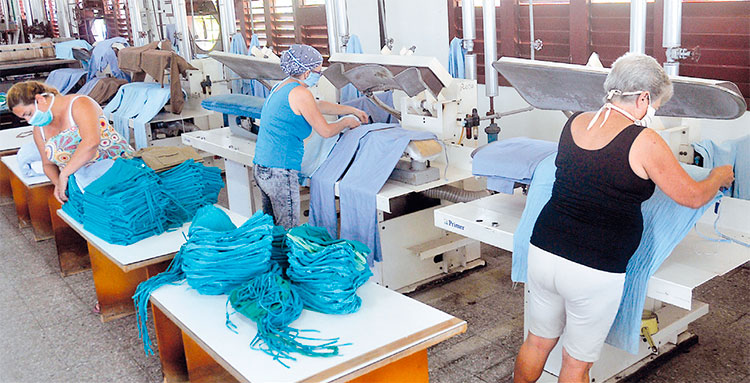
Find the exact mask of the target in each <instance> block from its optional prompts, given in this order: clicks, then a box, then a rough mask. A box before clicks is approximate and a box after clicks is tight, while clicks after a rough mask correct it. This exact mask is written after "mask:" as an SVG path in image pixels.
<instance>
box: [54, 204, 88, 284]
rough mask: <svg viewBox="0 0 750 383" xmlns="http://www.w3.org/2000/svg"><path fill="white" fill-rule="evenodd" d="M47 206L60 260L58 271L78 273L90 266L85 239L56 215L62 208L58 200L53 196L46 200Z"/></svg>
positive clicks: (68, 273) (67, 273)
mask: <svg viewBox="0 0 750 383" xmlns="http://www.w3.org/2000/svg"><path fill="white" fill-rule="evenodd" d="M47 204H48V206H49V215H50V221H51V222H52V231H53V232H54V233H55V246H56V247H57V259H58V260H59V261H60V273H61V274H62V276H63V277H67V276H68V275H73V274H76V273H80V272H81V271H85V270H88V269H90V268H91V260H90V259H89V249H88V247H87V245H86V240H85V239H83V237H81V235H80V234H78V232H77V231H75V230H73V229H72V228H71V227H70V226H68V224H67V223H65V221H63V220H62V218H60V216H58V215H57V211H58V210H60V208H62V205H60V201H58V200H57V198H55V196H50V197H49V199H48V200H47Z"/></svg>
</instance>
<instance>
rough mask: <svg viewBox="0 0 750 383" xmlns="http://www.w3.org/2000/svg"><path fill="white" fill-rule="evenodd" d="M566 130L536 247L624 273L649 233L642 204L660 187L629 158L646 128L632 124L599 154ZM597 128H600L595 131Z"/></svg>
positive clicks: (537, 229) (535, 234)
mask: <svg viewBox="0 0 750 383" xmlns="http://www.w3.org/2000/svg"><path fill="white" fill-rule="evenodd" d="M579 114H580V113H577V114H574V115H573V116H571V117H570V119H569V120H568V122H567V123H566V124H565V127H564V128H563V131H562V135H561V136H560V143H559V145H558V152H557V159H556V160H555V165H556V166H557V172H556V173H555V177H556V179H555V183H554V185H553V187H552V196H551V197H550V200H549V201H548V202H547V204H546V205H545V206H544V208H543V209H542V212H541V213H540V214H539V218H538V219H537V221H536V224H535V225H534V231H533V232H532V235H531V243H532V244H533V245H534V246H537V247H539V248H540V249H543V250H546V251H548V252H550V253H553V254H556V255H558V256H560V257H563V258H566V259H569V260H571V261H573V262H576V263H580V264H582V265H585V266H588V267H592V268H594V269H598V270H603V271H607V272H612V273H624V272H625V268H626V267H627V265H628V261H629V260H630V257H631V256H632V255H633V253H634V252H635V250H636V249H637V248H638V244H639V243H640V241H641V234H642V233H643V216H642V215H641V203H642V202H643V201H645V200H647V199H649V198H650V197H651V195H652V194H653V193H654V187H655V186H654V183H653V181H651V180H644V179H643V178H640V177H638V175H636V174H635V173H634V172H633V169H632V168H631V167H630V162H629V161H628V156H629V154H630V148H631V146H632V145H633V141H635V139H636V137H638V135H639V134H640V133H641V131H642V130H643V129H644V128H643V127H640V126H637V125H630V126H628V127H627V128H625V129H623V130H622V131H621V132H620V133H619V134H618V135H617V136H615V138H613V139H612V141H610V142H609V144H607V145H606V146H604V147H603V148H601V149H597V150H587V149H583V148H581V147H579V146H578V145H576V143H575V142H574V141H573V135H572V134H571V132H570V130H571V129H570V126H571V124H572V122H573V120H574V119H575V118H576V117H578V115H579ZM594 129H596V127H595V128H594Z"/></svg>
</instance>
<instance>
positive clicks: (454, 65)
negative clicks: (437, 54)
mask: <svg viewBox="0 0 750 383" xmlns="http://www.w3.org/2000/svg"><path fill="white" fill-rule="evenodd" d="M465 60H466V50H465V49H464V47H463V41H462V40H461V39H459V38H458V37H454V38H453V40H451V43H450V47H449V49H448V73H450V75H451V77H453V78H466V66H465Z"/></svg>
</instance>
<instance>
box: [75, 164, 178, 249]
mask: <svg viewBox="0 0 750 383" xmlns="http://www.w3.org/2000/svg"><path fill="white" fill-rule="evenodd" d="M166 201H168V196H166V195H165V194H164V193H163V192H162V191H161V188H160V187H159V176H157V175H156V173H155V172H154V171H153V170H151V169H150V168H148V167H147V166H146V165H145V164H143V162H142V161H140V160H124V159H118V160H116V161H115V163H114V165H112V168H111V169H110V170H109V171H107V172H106V173H104V174H103V175H102V176H101V177H99V178H98V179H97V180H96V181H94V182H92V183H91V184H90V185H89V186H88V187H86V189H85V193H84V195H83V212H84V215H83V221H82V223H83V227H84V229H86V230H88V231H90V232H91V233H92V234H94V235H96V236H97V237H99V238H102V239H104V240H105V241H107V242H109V243H113V244H118V245H129V244H131V243H135V242H138V241H140V240H141V239H143V238H147V237H150V236H153V235H156V234H159V233H163V232H164V231H165V230H166V229H167V228H168V226H167V220H166V212H165V206H166V204H167V203H165V202H166ZM169 202H170V203H171V202H172V201H169Z"/></svg>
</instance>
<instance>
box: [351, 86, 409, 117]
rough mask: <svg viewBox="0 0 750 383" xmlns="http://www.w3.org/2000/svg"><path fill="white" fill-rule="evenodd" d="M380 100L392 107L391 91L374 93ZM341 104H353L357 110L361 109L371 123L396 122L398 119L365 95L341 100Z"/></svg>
mask: <svg viewBox="0 0 750 383" xmlns="http://www.w3.org/2000/svg"><path fill="white" fill-rule="evenodd" d="M375 97H377V98H378V99H379V100H380V101H382V102H383V103H384V104H386V105H388V106H389V107H391V108H393V92H392V91H390V90H389V91H387V92H382V93H378V94H376V95H375ZM342 104H344V105H347V106H353V107H355V108H357V109H359V110H363V111H365V112H366V113H367V115H368V116H370V117H371V118H372V122H373V123H378V122H382V123H386V124H390V123H396V122H398V120H396V118H395V117H393V116H392V115H391V114H390V113H388V112H386V111H385V110H384V109H383V108H381V107H379V106H377V105H375V103H374V102H372V100H370V99H369V98H367V97H366V96H362V97H358V98H355V99H352V100H349V101H347V102H342Z"/></svg>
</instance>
